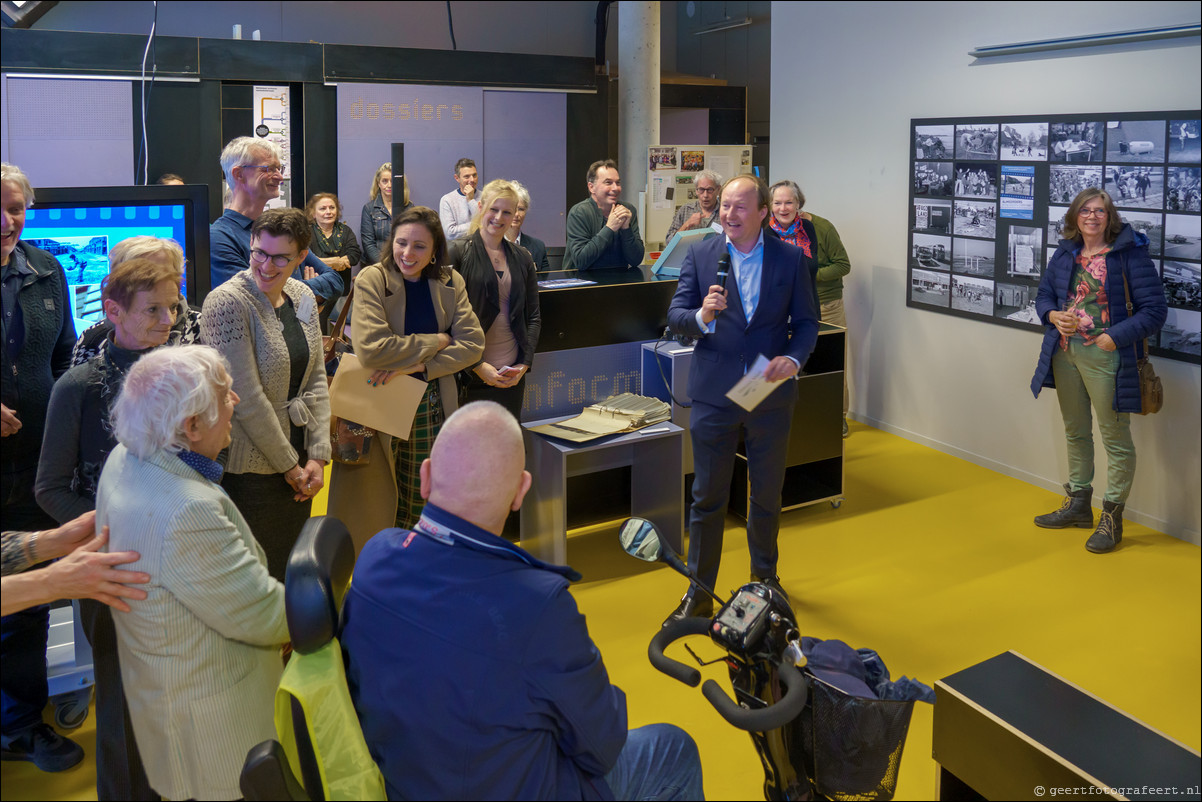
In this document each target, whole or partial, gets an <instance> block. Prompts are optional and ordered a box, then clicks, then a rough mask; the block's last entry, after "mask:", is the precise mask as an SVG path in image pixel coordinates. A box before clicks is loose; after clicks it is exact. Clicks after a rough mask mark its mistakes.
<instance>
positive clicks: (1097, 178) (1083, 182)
mask: <svg viewBox="0 0 1202 802" xmlns="http://www.w3.org/2000/svg"><path fill="white" fill-rule="evenodd" d="M1089 187H1097V188H1098V189H1101V188H1102V165H1100V164H1097V165H1092V166H1089V167H1077V166H1058V165H1053V166H1052V167H1051V168H1049V170H1048V201H1049V202H1050V203H1065V204H1068V203H1072V202H1073V198H1075V197H1077V195H1079V194H1080V193H1081V190H1083V189H1088V188H1089Z"/></svg>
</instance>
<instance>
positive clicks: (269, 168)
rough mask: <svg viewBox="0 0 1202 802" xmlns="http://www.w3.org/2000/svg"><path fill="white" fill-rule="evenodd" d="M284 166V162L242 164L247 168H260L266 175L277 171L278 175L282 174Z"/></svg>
mask: <svg viewBox="0 0 1202 802" xmlns="http://www.w3.org/2000/svg"><path fill="white" fill-rule="evenodd" d="M286 166H287V165H284V164H243V165H242V167H245V168H246V169H248V170H262V171H263V172H265V173H267V174H268V175H271V174H272V173H279V174H280V175H283V174H284V169H285V167H286Z"/></svg>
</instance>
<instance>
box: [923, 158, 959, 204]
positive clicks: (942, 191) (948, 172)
mask: <svg viewBox="0 0 1202 802" xmlns="http://www.w3.org/2000/svg"><path fill="white" fill-rule="evenodd" d="M955 188H956V180H955V178H953V177H952V163H951V162H915V163H914V194H915V195H924V196H926V197H928V198H950V197H951V196H952V191H953V190H954V189H955Z"/></svg>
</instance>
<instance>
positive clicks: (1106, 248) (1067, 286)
mask: <svg viewBox="0 0 1202 802" xmlns="http://www.w3.org/2000/svg"><path fill="white" fill-rule="evenodd" d="M1064 236H1065V239H1062V240H1061V241H1060V247H1059V248H1057V250H1056V253H1055V254H1053V255H1052V259H1051V261H1050V262H1048V268H1047V270H1046V271H1045V272H1044V274H1043V281H1042V282H1040V285H1039V294H1038V295H1037V296H1036V300H1035V310H1036V312H1038V314H1039V319H1040V320H1041V321H1043V323H1044V324H1045V325H1046V326H1047V327H1048V328H1047V331H1046V332H1045V333H1044V337H1043V348H1042V349H1041V350H1040V353H1039V364H1038V365H1037V366H1036V368H1035V376H1034V378H1032V379H1031V391H1032V392H1033V393H1035V395H1036V396H1038V395H1039V391H1040V390H1041V389H1043V388H1044V387H1055V388H1056V397H1057V399H1058V400H1059V401H1060V413H1061V415H1062V416H1063V418H1064V432H1065V437H1066V439H1067V441H1068V470H1069V481H1068V483H1067V484H1065V486H1064V489H1065V492H1066V493H1067V494H1068V495H1067V497H1066V498H1065V500H1064V503H1063V504H1061V506H1060V509H1058V510H1056V511H1055V512H1051V513H1048V514H1047V515H1040V516H1037V517H1036V518H1035V523H1036V525H1037V526H1042V527H1046V528H1049V529H1062V528H1064V527H1066V526H1077V527H1081V528H1083V529H1088V528H1090V527H1092V526H1093V507H1092V506H1091V505H1090V500H1091V499H1092V498H1093V487H1092V482H1093V465H1094V450H1093V421H1092V418H1091V407H1092V410H1093V413H1094V414H1096V415H1097V417H1098V429H1099V430H1100V431H1101V433H1102V445H1103V446H1104V447H1105V448H1106V458H1107V464H1108V469H1107V482H1106V485H1107V486H1106V495H1105V496H1103V499H1102V517H1101V518H1100V519H1099V521H1098V526H1097V529H1095V530H1094V533H1093V534H1092V535H1091V536H1090V538H1089V540H1088V541H1086V543H1085V548H1087V549H1089V550H1090V551H1092V552H1094V553H1095V554H1102V553H1105V552H1108V551H1112V550H1113V549H1114V547H1115V546H1117V545H1118V543H1119V541H1120V540H1122V539H1123V506H1124V504H1125V503H1126V501H1127V495H1128V494H1129V493H1130V492H1131V482H1132V480H1133V479H1134V478H1135V443H1134V442H1133V441H1132V439H1131V413H1132V412H1139V411H1140V393H1139V374H1138V371H1137V369H1136V363H1137V361H1138V360H1139V359H1140V358H1141V357H1142V356H1144V353H1143V348H1144V343H1143V341H1144V338H1145V337H1150V336H1152V335H1153V334H1155V333H1156V332H1157V331H1159V330H1160V327H1161V326H1163V325H1164V321H1165V317H1166V315H1167V314H1168V307H1167V304H1166V303H1165V298H1164V287H1163V285H1162V284H1161V282H1160V275H1159V274H1158V273H1157V272H1156V267H1155V265H1153V264H1152V260H1151V259H1149V258H1148V238H1147V237H1145V236H1144V235H1143V234H1140V233H1138V232H1137V231H1135V230H1134V229H1133V228H1131V226H1130V225H1128V224H1126V223H1124V222H1123V221H1122V220H1121V219H1120V218H1119V214H1118V212H1117V211H1116V210H1115V208H1114V202H1113V201H1112V200H1111V199H1110V195H1108V194H1107V193H1106V192H1104V191H1103V190H1100V189H1097V188H1090V189H1086V190H1084V191H1083V192H1082V193H1081V194H1080V195H1078V196H1077V197H1076V199H1075V200H1073V202H1072V205H1071V206H1069V208H1068V211H1067V212H1066V213H1065V215H1064ZM1128 295H1129V296H1130V299H1129V300H1128Z"/></svg>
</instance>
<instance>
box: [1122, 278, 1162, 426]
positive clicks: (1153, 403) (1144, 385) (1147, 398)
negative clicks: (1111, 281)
mask: <svg viewBox="0 0 1202 802" xmlns="http://www.w3.org/2000/svg"><path fill="white" fill-rule="evenodd" d="M1123 293H1124V294H1125V295H1126V296H1127V317H1131V316H1132V315H1133V314H1135V305H1134V304H1132V303H1131V287H1129V286H1128V285H1127V273H1126V271H1124V272H1123ZM1131 350H1132V351H1134V352H1135V358H1136V359H1135V369H1136V370H1137V371H1138V372H1139V414H1140V415H1151V414H1152V413H1154V412H1159V411H1160V408H1161V407H1163V406H1164V387H1163V386H1162V385H1161V383H1160V377H1159V376H1157V375H1156V369H1155V368H1153V367H1152V361H1151V360H1150V359H1148V341H1147V339H1146V338H1145V339H1144V355H1143V357H1140V355H1139V349H1138V348H1136V347H1135V343H1132V344H1131Z"/></svg>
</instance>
